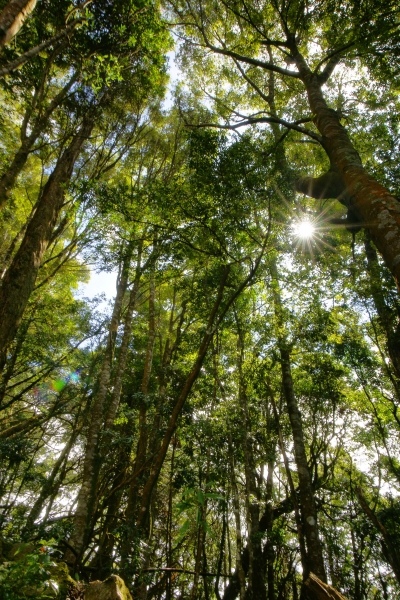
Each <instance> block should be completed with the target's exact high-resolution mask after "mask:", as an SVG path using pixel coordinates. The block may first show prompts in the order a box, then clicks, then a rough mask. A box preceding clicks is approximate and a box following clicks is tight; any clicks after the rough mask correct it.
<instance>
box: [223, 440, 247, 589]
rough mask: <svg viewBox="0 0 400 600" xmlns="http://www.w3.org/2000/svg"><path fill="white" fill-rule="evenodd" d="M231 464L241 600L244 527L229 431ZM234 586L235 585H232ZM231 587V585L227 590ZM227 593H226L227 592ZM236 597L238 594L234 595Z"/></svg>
mask: <svg viewBox="0 0 400 600" xmlns="http://www.w3.org/2000/svg"><path fill="white" fill-rule="evenodd" d="M228 442H229V466H230V476H231V489H232V501H233V513H234V515H235V525H236V572H237V576H238V580H239V593H240V600H245V597H246V579H245V573H244V570H243V565H242V551H243V544H242V528H241V523H240V503H239V494H238V489H237V484H236V477H235V463H234V460H233V447H232V437H231V434H230V431H229V437H228ZM232 587H233V586H232ZM228 589H229V586H228V588H227V590H228ZM225 595H226V594H225ZM225 595H224V597H225ZM233 597H234V598H236V594H235V595H234V596H233Z"/></svg>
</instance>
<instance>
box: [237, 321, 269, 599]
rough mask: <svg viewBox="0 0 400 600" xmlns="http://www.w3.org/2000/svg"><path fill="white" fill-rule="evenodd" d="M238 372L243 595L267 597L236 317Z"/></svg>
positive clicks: (242, 348) (256, 488)
mask: <svg viewBox="0 0 400 600" xmlns="http://www.w3.org/2000/svg"><path fill="white" fill-rule="evenodd" d="M236 323H237V327H238V333H239V338H238V354H239V356H238V373H239V398H240V406H241V409H242V413H243V424H244V439H243V454H244V464H245V476H246V505H247V528H248V544H247V547H248V550H249V571H248V581H249V584H248V590H247V594H246V598H248V599H253V600H266V591H265V581H264V568H265V565H264V560H263V554H262V549H261V540H260V537H259V535H258V534H259V520H260V493H259V489H258V487H257V484H256V473H255V461H254V453H253V443H252V439H251V423H250V417H249V410H248V397H247V392H246V383H245V379H244V374H243V353H244V339H243V332H242V331H241V330H240V326H239V323H238V320H237V319H236Z"/></svg>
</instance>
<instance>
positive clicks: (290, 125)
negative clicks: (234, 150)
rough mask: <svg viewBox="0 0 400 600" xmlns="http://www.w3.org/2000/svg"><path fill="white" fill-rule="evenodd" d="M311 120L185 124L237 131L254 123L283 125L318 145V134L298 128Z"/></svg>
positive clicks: (254, 119)
mask: <svg viewBox="0 0 400 600" xmlns="http://www.w3.org/2000/svg"><path fill="white" fill-rule="evenodd" d="M310 121H311V119H300V120H299V121H295V122H294V123H289V122H288V121H285V120H284V119H280V118H279V117H257V118H251V117H249V118H248V119H245V120H243V121H240V122H239V123H235V124H233V125H220V124H218V123H201V124H200V125H192V124H190V123H186V125H187V126H188V127H193V128H194V127H196V128H197V127H214V128H217V129H233V130H235V129H238V128H239V127H244V126H245V125H254V124H255V123H277V124H278V125H283V126H284V127H286V128H287V129H293V130H294V131H299V132H300V133H303V134H304V135H308V136H309V137H311V138H313V139H314V140H316V141H317V142H318V143H322V137H321V136H320V135H319V134H318V133H314V132H313V131H310V130H309V129H306V128H305V127H300V125H298V123H304V122H306V123H309V122H310Z"/></svg>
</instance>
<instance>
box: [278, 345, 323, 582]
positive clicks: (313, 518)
mask: <svg viewBox="0 0 400 600" xmlns="http://www.w3.org/2000/svg"><path fill="white" fill-rule="evenodd" d="M280 357H281V369H282V388H283V394H284V397H285V401H286V406H287V410H288V414H289V420H290V425H291V429H292V435H293V445H294V456H295V461H296V467H297V475H298V478H299V495H300V509H301V515H302V526H303V531H304V535H305V539H306V545H307V571H308V572H306V573H305V577H307V576H308V573H309V572H310V571H313V572H315V573H317V575H318V576H319V577H320V578H321V579H322V580H323V581H325V580H326V575H325V568H324V561H323V557H322V546H321V542H320V540H319V535H318V522H317V509H316V506H315V500H314V492H313V489H312V483H311V473H310V470H309V468H308V463H307V454H306V449H305V444H304V435H303V423H302V419H301V415H300V411H299V407H298V405H297V400H296V396H295V394H294V389H293V380H292V373H291V366H290V354H289V352H288V350H287V349H285V348H284V347H281V348H280Z"/></svg>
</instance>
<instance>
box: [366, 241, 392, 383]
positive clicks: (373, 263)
mask: <svg viewBox="0 0 400 600" xmlns="http://www.w3.org/2000/svg"><path fill="white" fill-rule="evenodd" d="M364 247H365V255H366V257H367V271H368V274H369V279H370V290H371V296H372V299H373V301H374V305H375V308H376V312H377V313H378V317H379V322H380V324H381V326H382V328H383V330H384V332H385V334H386V339H387V349H388V353H389V357H390V360H391V363H392V366H393V371H394V374H395V375H396V377H397V378H398V379H400V322H399V315H396V316H394V315H393V311H392V310H391V309H390V307H389V306H388V305H387V303H386V300H385V297H384V294H383V290H382V283H381V277H380V269H379V263H378V256H377V253H376V250H375V248H374V247H373V246H372V244H371V240H370V238H369V235H368V234H366V236H365V240H364Z"/></svg>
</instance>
